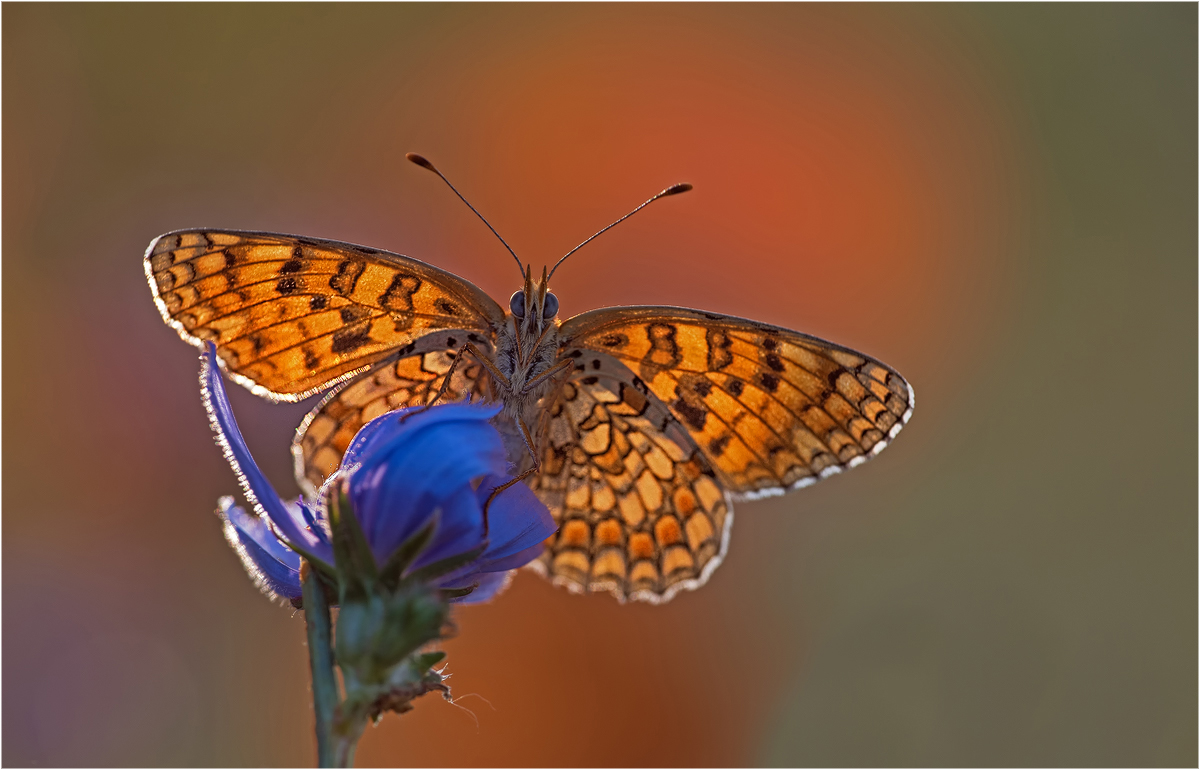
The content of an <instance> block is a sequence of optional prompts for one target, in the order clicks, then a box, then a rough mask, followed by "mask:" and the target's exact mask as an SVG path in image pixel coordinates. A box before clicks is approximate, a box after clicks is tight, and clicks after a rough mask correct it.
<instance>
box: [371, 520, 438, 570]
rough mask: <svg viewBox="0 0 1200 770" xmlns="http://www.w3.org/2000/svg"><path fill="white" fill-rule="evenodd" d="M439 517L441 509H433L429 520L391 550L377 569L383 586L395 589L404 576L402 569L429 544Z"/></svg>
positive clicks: (407, 566) (414, 559) (435, 530)
mask: <svg viewBox="0 0 1200 770" xmlns="http://www.w3.org/2000/svg"><path fill="white" fill-rule="evenodd" d="M441 517H442V511H441V509H440V508H437V509H434V511H433V515H432V516H430V517H429V522H428V523H427V524H426V525H425V526H423V527H421V528H420V529H419V530H417V532H416V534H414V535H413V536H412V537H410V538H408V539H407V540H405V541H404V542H403V543H401V544H400V547H399V548H397V549H396V550H395V551H393V552H392V555H391V556H389V557H388V560H387V561H386V562H385V563H384V565H383V567H381V568H380V570H379V580H380V582H382V583H383V585H384V586H386V587H387V588H388V589H390V590H395V588H396V586H398V585H400V578H401V577H403V576H404V570H406V569H408V568H409V565H411V564H412V563H413V562H414V561H416V559H417V557H418V556H420V555H421V554H422V553H424V552H425V549H426V548H428V547H429V544H430V543H432V542H433V536H434V533H436V532H437V528H438V521H439V519H441Z"/></svg>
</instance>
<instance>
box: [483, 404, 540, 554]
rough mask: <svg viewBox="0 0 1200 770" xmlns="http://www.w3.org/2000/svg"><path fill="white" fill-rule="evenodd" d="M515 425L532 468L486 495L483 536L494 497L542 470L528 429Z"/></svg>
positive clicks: (520, 421)
mask: <svg viewBox="0 0 1200 770" xmlns="http://www.w3.org/2000/svg"><path fill="white" fill-rule="evenodd" d="M517 425H518V426H519V427H520V428H521V438H522V439H524V440H525V448H526V449H528V450H529V455H530V456H531V457H532V458H533V467H532V468H527V469H526V470H524V471H523V472H521V473H520V474H518V475H517V476H516V477H514V478H512V479H510V480H509V481H506V482H504V483H503V484H501V485H500V486H498V487H496V488H495V489H493V490H492V493H491V494H490V495H488V499H487V502H485V503H484V504H483V535H484V537H487V531H488V508H490V507H491V505H492V501H493V500H495V499H496V495H498V494H500V493H501V492H503V491H504V490H506V489H508V488H509V487H511V486H512V485H513V484H516V483H517V482H518V481H524V480H525V479H527V478H529V477H530V476H532V475H534V474H535V473H537V472H538V471H540V470H541V469H542V464H541V463H540V462H538V456H537V450H536V449H534V448H533V438H532V437H531V436H530V435H529V428H527V427H525V421H524V420H521V419H519V418H518V419H517Z"/></svg>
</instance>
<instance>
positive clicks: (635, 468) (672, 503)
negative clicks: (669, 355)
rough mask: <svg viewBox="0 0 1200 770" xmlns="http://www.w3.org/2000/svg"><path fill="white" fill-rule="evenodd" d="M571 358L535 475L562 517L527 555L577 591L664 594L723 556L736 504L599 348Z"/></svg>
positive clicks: (657, 405) (678, 428) (674, 423)
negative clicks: (541, 548) (539, 550)
mask: <svg viewBox="0 0 1200 770" xmlns="http://www.w3.org/2000/svg"><path fill="white" fill-rule="evenodd" d="M565 354H566V355H567V356H568V357H574V358H575V360H576V365H575V368H574V370H573V371H572V373H571V376H570V377H569V379H568V380H567V381H566V382H565V383H563V385H562V387H561V389H560V390H558V391H557V396H556V397H552V398H551V399H548V401H549V402H550V403H549V404H548V408H547V411H546V413H545V416H544V418H543V431H542V435H543V443H542V448H541V468H542V470H541V473H540V474H539V475H538V476H536V477H534V478H533V479H531V481H530V486H532V487H533V489H534V491H535V492H536V493H537V494H538V496H539V497H540V498H541V500H542V501H543V502H544V503H545V504H546V505H547V506H548V507H549V508H550V510H551V512H552V513H553V514H554V516H555V519H556V520H557V521H558V523H559V530H558V532H557V533H556V534H555V535H553V536H552V537H551V538H550V539H549V540H548V541H547V544H546V545H547V548H546V552H545V553H544V554H543V555H542V557H541V558H540V559H539V560H538V561H537V562H535V563H534V564H533V565H532V566H533V567H534V568H535V569H537V570H538V571H541V572H543V573H544V574H547V575H548V576H549V577H551V578H552V579H553V580H554V582H555V583H558V584H561V585H566V586H567V587H568V588H571V589H573V590H577V591H601V590H604V591H609V592H611V593H613V594H614V595H615V596H617V597H618V598H619V599H622V600H623V599H639V600H645V601H651V602H660V601H665V600H667V599H669V598H671V596H673V595H674V594H675V593H676V592H678V591H679V590H681V589H684V588H695V587H698V586H699V585H701V584H703V582H704V581H705V580H706V579H707V578H708V575H709V574H711V572H712V570H713V569H715V568H716V566H717V564H719V563H720V561H721V558H722V557H723V556H724V553H725V547H726V545H727V543H728V531H729V525H730V524H731V523H732V521H733V510H732V505H731V504H730V502H729V500H728V497H727V496H726V494H725V492H724V491H723V490H722V489H721V485H720V482H719V480H718V478H717V476H716V473H715V472H714V470H713V469H712V467H711V466H710V464H709V462H708V460H707V459H706V458H705V456H704V454H703V453H702V452H700V451H699V449H698V448H697V446H696V444H695V442H694V440H693V439H692V438H691V436H690V435H689V434H688V432H687V430H686V429H684V428H683V426H682V425H680V423H679V421H678V420H677V419H676V418H675V417H674V415H672V414H671V412H670V411H669V410H668V409H667V408H666V406H665V405H664V404H663V403H662V402H661V401H660V400H659V399H658V398H657V397H655V396H654V395H653V394H652V393H650V392H648V391H647V390H646V389H645V387H644V385H642V383H641V382H640V381H639V379H638V378H637V377H636V376H635V375H634V374H633V373H632V372H631V371H629V369H628V368H627V367H625V366H624V365H622V364H621V363H620V362H619V361H617V360H616V359H613V358H611V357H609V356H606V355H604V354H594V353H588V352H586V351H580V350H568V351H566V352H565Z"/></svg>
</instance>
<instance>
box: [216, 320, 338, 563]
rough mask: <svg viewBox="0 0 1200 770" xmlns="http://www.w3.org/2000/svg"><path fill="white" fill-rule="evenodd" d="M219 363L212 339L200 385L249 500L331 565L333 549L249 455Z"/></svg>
mask: <svg viewBox="0 0 1200 770" xmlns="http://www.w3.org/2000/svg"><path fill="white" fill-rule="evenodd" d="M216 362H217V348H216V346H215V345H213V344H212V343H211V342H210V343H208V345H207V346H206V347H205V351H204V353H203V354H202V355H201V356H200V363H201V366H200V388H201V391H202V393H203V396H204V408H205V410H206V411H207V412H208V417H209V422H210V423H211V424H212V426H213V431H214V432H215V433H216V434H217V441H218V443H220V445H221V448H222V449H223V450H224V452H225V458H226V459H227V460H229V464H230V465H231V466H232V467H233V471H234V473H236V474H237V477H238V480H239V481H240V482H241V485H242V490H243V491H244V492H245V494H246V499H247V500H249V501H250V502H251V503H252V504H253V505H254V507H255V508H256V509H257V510H259V511H260V512H262V513H265V514H266V515H267V516H268V517H270V519H271V521H272V522H273V523H274V524H275V526H276V527H278V528H279V531H280V532H281V533H283V536H284V537H285V538H286V539H287V540H288V541H289V542H292V543H295V544H296V545H297V546H300V547H301V548H303V549H305V550H307V551H309V552H310V553H312V554H313V555H314V556H316V557H318V558H320V559H322V560H324V561H327V562H329V563H330V564H332V563H333V550H332V549H331V548H330V547H329V546H328V545H326V544H324V543H322V542H321V541H320V540H319V539H318V538H317V536H316V535H314V534H312V533H311V532H308V531H307V530H305V529H304V528H303V527H302V526H300V524H298V523H297V521H296V519H295V518H293V516H292V513H291V512H290V511H289V510H288V509H287V507H286V506H285V505H284V504H283V500H281V499H280V498H279V495H278V494H276V493H275V488H274V487H272V486H271V482H269V481H267V477H266V476H264V475H263V474H262V471H260V470H259V469H258V466H257V465H256V464H255V463H254V458H253V457H251V456H250V448H249V447H247V446H246V441H245V439H243V438H242V433H241V431H240V430H238V426H237V421H236V420H235V419H234V417H233V410H232V409H231V408H230V407H229V398H228V397H227V396H226V394H225V384H224V383H223V382H222V381H221V373H220V371H219V369H218V367H217V363H216Z"/></svg>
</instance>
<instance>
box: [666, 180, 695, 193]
mask: <svg viewBox="0 0 1200 770" xmlns="http://www.w3.org/2000/svg"><path fill="white" fill-rule="evenodd" d="M690 189H692V186H691V185H690V184H688V183H687V182H682V183H680V184H673V185H671V186H670V187H668V188H667V189H665V190H663V192H662V194H663V195H678V194H679V193H685V192H687V191H688V190H690Z"/></svg>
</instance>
